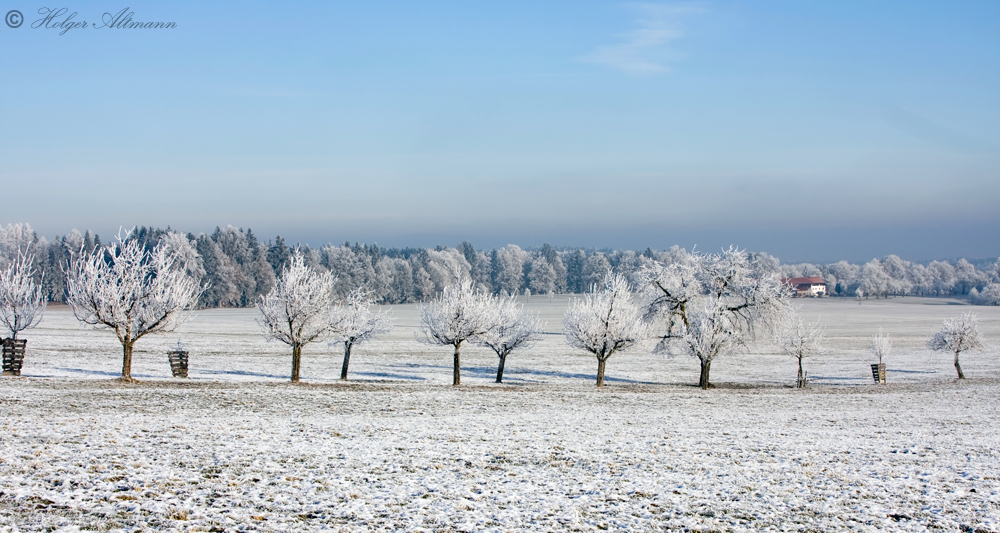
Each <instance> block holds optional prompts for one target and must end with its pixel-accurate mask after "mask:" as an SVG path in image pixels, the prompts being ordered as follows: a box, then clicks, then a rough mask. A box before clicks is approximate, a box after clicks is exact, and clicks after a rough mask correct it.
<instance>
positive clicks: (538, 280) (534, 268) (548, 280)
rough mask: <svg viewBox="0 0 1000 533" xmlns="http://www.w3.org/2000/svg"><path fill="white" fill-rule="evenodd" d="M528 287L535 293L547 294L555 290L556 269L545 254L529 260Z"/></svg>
mask: <svg viewBox="0 0 1000 533" xmlns="http://www.w3.org/2000/svg"><path fill="white" fill-rule="evenodd" d="M528 288H529V289H531V290H532V291H533V292H534V293H535V294H547V293H549V292H550V291H555V290H556V270H555V268H553V267H552V265H551V264H549V261H548V260H547V259H545V256H539V257H536V258H534V259H533V260H532V261H531V271H530V272H528Z"/></svg>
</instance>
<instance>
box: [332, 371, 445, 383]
mask: <svg viewBox="0 0 1000 533" xmlns="http://www.w3.org/2000/svg"><path fill="white" fill-rule="evenodd" d="M351 375H352V376H367V377H371V378H383V379H401V380H406V381H427V378H424V377H420V376H412V375H406V374H394V373H391V372H351Z"/></svg>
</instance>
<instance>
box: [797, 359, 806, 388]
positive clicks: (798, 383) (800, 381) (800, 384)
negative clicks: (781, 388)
mask: <svg viewBox="0 0 1000 533" xmlns="http://www.w3.org/2000/svg"><path fill="white" fill-rule="evenodd" d="M805 385H806V384H805V383H803V382H802V358H801V357H799V379H798V381H796V382H795V387H796V388H798V389H801V388H802V387H805Z"/></svg>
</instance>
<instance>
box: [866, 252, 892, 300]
mask: <svg viewBox="0 0 1000 533" xmlns="http://www.w3.org/2000/svg"><path fill="white" fill-rule="evenodd" d="M889 281H890V280H889V275H888V274H886V273H885V269H884V268H882V263H881V262H880V261H879V260H878V259H872V260H871V261H869V262H867V263H865V266H864V267H863V268H862V269H861V288H862V289H863V290H864V291H865V295H866V297H871V296H874V297H875V298H876V299H877V298H888V297H889V288H890V287H889Z"/></svg>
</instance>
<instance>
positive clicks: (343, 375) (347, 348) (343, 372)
mask: <svg viewBox="0 0 1000 533" xmlns="http://www.w3.org/2000/svg"><path fill="white" fill-rule="evenodd" d="M351 346H352V344H351V343H350V342H347V341H344V366H342V367H341V368H340V380H341V381H347V365H349V364H351Z"/></svg>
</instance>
